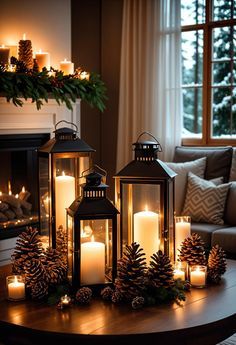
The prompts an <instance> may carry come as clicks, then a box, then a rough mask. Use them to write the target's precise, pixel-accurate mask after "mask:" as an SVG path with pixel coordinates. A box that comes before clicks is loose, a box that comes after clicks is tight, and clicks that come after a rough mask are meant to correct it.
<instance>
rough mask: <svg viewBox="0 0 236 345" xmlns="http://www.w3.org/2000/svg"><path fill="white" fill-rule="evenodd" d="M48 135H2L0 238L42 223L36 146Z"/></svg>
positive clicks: (0, 157)
mask: <svg viewBox="0 0 236 345" xmlns="http://www.w3.org/2000/svg"><path fill="white" fill-rule="evenodd" d="M49 138H50V135H49V134H48V133H46V134H10V135H0V162H1V165H2V167H1V169H0V239H3V238H9V237H14V236H17V235H18V234H19V233H20V232H21V231H23V230H24V229H25V227H26V226H29V225H31V226H37V225H38V222H39V207H38V202H39V200H38V199H39V197H38V159H37V148H39V147H40V146H42V145H43V144H44V143H45V142H47V141H48V140H49Z"/></svg>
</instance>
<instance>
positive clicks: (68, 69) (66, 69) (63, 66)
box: [60, 59, 74, 74]
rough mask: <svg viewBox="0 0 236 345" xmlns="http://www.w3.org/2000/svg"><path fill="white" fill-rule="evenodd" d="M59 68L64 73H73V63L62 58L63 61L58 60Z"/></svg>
mask: <svg viewBox="0 0 236 345" xmlns="http://www.w3.org/2000/svg"><path fill="white" fill-rule="evenodd" d="M60 70H61V71H62V72H63V73H64V74H73V73H74V64H73V62H71V61H67V60H66V59H64V61H61V62H60Z"/></svg>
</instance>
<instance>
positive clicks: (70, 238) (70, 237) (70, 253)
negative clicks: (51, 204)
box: [67, 214, 74, 283]
mask: <svg viewBox="0 0 236 345" xmlns="http://www.w3.org/2000/svg"><path fill="white" fill-rule="evenodd" d="M67 231H68V233H67V234H68V241H67V243H68V247H67V249H68V251H67V255H68V279H69V282H70V283H71V282H72V272H73V253H74V246H73V243H74V238H73V233H74V221H73V218H72V217H71V216H70V215H69V214H68V215H67Z"/></svg>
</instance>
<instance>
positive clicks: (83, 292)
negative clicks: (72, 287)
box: [75, 287, 93, 304]
mask: <svg viewBox="0 0 236 345" xmlns="http://www.w3.org/2000/svg"><path fill="white" fill-rule="evenodd" d="M92 294H93V293H92V290H91V289H90V288H89V287H82V288H81V289H79V290H78V291H77V293H76V296H75V298H76V300H77V302H78V303H80V304H89V303H90V301H91V299H92Z"/></svg>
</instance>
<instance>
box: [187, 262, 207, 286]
mask: <svg viewBox="0 0 236 345" xmlns="http://www.w3.org/2000/svg"><path fill="white" fill-rule="evenodd" d="M206 273H207V267H206V266H198V265H194V266H190V284H191V285H192V286H193V287H198V288H203V287H205V286H206Z"/></svg>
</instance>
